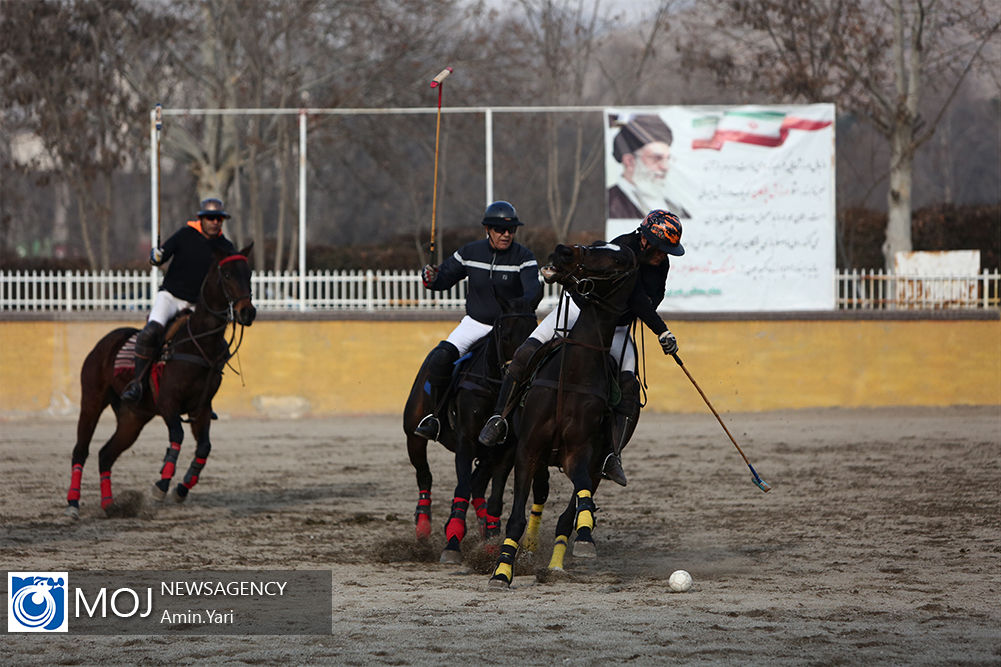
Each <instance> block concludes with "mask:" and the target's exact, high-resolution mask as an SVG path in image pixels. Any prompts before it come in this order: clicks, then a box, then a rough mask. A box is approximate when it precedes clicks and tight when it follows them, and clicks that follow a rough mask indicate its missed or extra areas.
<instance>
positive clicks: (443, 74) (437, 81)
mask: <svg viewBox="0 0 1001 667" xmlns="http://www.w3.org/2000/svg"><path fill="white" fill-rule="evenodd" d="M451 73H452V68H451V67H446V68H445V69H443V70H442V71H440V72H438V74H437V75H436V76H435V77H434V78H433V79H432V80H431V87H432V88H437V89H438V121H437V122H436V123H435V129H434V189H433V190H432V191H431V255H432V258H431V261H432V262H434V257H433V255H434V221H435V213H436V212H437V206H438V138H439V137H440V136H441V93H442V90H444V88H445V86H444V82H445V79H446V78H447V77H448V75H449V74H451Z"/></svg>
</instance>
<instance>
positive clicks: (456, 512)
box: [445, 496, 469, 542]
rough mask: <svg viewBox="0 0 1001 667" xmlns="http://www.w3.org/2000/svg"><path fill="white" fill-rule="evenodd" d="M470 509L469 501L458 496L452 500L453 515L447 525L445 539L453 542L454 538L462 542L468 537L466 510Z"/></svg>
mask: <svg viewBox="0 0 1001 667" xmlns="http://www.w3.org/2000/svg"><path fill="white" fill-rule="evenodd" d="M467 509H469V501H468V500H466V499H465V498H460V497H458V496H456V497H455V498H453V499H452V513H451V514H450V515H449V518H448V523H446V524H445V539H446V540H451V539H452V538H453V537H454V538H456V539H458V540H459V541H460V542H461V541H462V538H463V537H465V536H466V510H467Z"/></svg>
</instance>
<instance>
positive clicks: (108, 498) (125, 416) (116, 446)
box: [97, 410, 150, 513]
mask: <svg viewBox="0 0 1001 667" xmlns="http://www.w3.org/2000/svg"><path fill="white" fill-rule="evenodd" d="M149 420H150V417H142V416H140V415H138V414H137V413H135V412H133V411H132V410H121V411H120V412H119V413H118V425H117V427H116V428H115V432H114V433H113V434H112V436H111V438H109V439H108V442H106V443H105V444H104V446H103V447H101V450H100V451H99V452H98V454H97V465H98V471H99V472H100V474H101V509H103V510H104V511H105V513H109V510H110V508H111V505H112V503H113V502H114V497H113V496H112V493H111V467H112V466H113V465H114V464H115V461H117V460H118V457H119V456H121V454H122V452H124V451H125V450H126V449H128V448H129V447H131V446H132V444H133V443H134V442H135V441H136V439H137V438H138V437H139V433H140V432H141V431H142V429H143V426H145V425H146V423H147V422H148V421H149Z"/></svg>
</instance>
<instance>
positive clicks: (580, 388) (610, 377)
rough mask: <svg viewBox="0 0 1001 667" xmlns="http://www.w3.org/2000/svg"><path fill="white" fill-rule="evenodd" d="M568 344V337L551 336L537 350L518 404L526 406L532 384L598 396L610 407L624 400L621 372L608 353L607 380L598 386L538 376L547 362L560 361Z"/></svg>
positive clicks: (520, 390) (606, 358)
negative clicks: (619, 378) (560, 355)
mask: <svg viewBox="0 0 1001 667" xmlns="http://www.w3.org/2000/svg"><path fill="white" fill-rule="evenodd" d="M567 344H568V343H567V339H565V338H563V337H557V338H551V339H550V340H548V341H546V342H545V343H543V345H542V347H540V348H539V349H538V350H536V351H535V354H534V355H532V359H531V360H530V361H529V371H530V372H529V375H528V381H527V382H526V383H525V385H524V386H523V387H521V388H520V389H519V397H518V399H517V404H518V405H519V406H522V407H524V405H525V397H526V396H527V394H528V389H529V387H531V386H532V385H538V386H540V387H547V388H550V389H556V390H558V391H571V392H575V393H578V394H590V395H592V396H597V397H598V398H600V399H602V400H603V401H605V403H606V404H607V406H608V408H609V409H612V408H614V407H615V406H617V405H618V404H619V401H621V400H622V389H621V388H620V387H619V381H618V376H619V374H618V372H616V368H615V362H614V361H613V360H612V359H611V358H610V357H608V355H605V377H606V380H607V382H605V383H603V384H599V385H597V386H589V385H580V384H573V383H569V382H563V381H562V380H561V379H559V378H557V379H556V380H549V379H546V378H540V377H538V373H539V369H541V368H542V367H543V366H544V365H545V364H546V363H547V362H549V361H551V360H552V361H555V362H556V363H559V361H558V360H557V359H556V357H557V355H559V354H560V353H561V352H562V350H563V347H564V346H565V345H567Z"/></svg>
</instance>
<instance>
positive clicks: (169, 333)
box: [114, 309, 193, 400]
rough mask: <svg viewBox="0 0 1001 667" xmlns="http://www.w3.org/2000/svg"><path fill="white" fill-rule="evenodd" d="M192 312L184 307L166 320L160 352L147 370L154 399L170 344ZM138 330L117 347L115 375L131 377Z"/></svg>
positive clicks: (167, 358)
mask: <svg viewBox="0 0 1001 667" xmlns="http://www.w3.org/2000/svg"><path fill="white" fill-rule="evenodd" d="M192 312H193V311H191V310H190V309H184V310H182V311H180V312H179V313H177V315H175V316H174V317H172V318H170V321H168V322H167V327H166V333H165V334H164V336H163V343H162V344H161V345H160V352H159V354H157V358H156V359H155V360H154V361H153V364H152V365H151V367H150V372H149V386H150V388H151V389H152V390H153V397H154V400H155V399H156V397H157V396H158V395H159V394H160V376H161V375H163V366H164V364H165V363H166V362H167V361H168V360H169V359H170V344H171V343H172V342H173V340H174V338H176V337H177V334H178V333H179V332H180V331H181V329H182V328H183V327H184V326H185V325H186V324H187V322H188V319H189V318H190V317H191V315H192ZM138 335H139V332H138V331H137V332H135V333H134V334H132V335H131V336H129V337H128V339H127V340H126V341H125V343H123V344H122V346H121V347H120V348H119V349H118V353H117V354H116V355H115V366H114V374H115V376H116V377H117V376H123V377H126V378H128V379H131V378H132V375H133V373H135V368H136V337H137V336H138Z"/></svg>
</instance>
